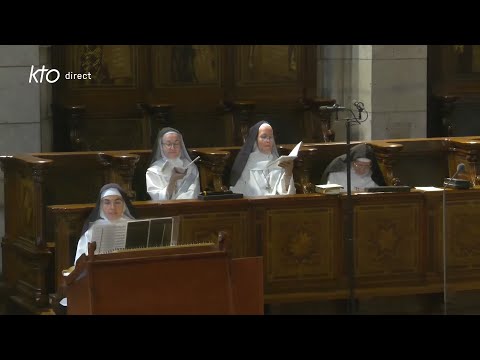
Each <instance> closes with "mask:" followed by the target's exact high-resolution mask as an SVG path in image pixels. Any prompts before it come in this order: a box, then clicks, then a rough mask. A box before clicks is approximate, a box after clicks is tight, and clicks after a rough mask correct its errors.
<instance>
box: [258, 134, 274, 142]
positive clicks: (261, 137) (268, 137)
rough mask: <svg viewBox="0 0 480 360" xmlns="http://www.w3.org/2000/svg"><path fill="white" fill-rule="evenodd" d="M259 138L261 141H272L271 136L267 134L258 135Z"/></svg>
mask: <svg viewBox="0 0 480 360" xmlns="http://www.w3.org/2000/svg"><path fill="white" fill-rule="evenodd" d="M260 140H262V141H267V140H269V141H273V136H267V135H260Z"/></svg>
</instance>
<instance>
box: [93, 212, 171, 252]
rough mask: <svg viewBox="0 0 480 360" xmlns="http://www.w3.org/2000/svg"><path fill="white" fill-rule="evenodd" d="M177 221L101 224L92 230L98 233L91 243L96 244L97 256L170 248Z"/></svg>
mask: <svg viewBox="0 0 480 360" xmlns="http://www.w3.org/2000/svg"><path fill="white" fill-rule="evenodd" d="M178 220H179V218H178V217H165V218H154V219H145V220H132V221H128V222H127V223H120V224H102V225H101V226H98V227H97V228H96V229H94V233H95V232H98V233H99V235H93V236H92V241H97V242H98V244H97V249H98V253H99V254H101V253H108V252H112V251H116V250H123V249H126V250H128V249H138V248H150V247H162V246H171V245H175V244H176V240H177V236H178V226H179V222H178ZM99 244H100V245H101V246H98V245H99ZM95 252H96V253H97V251H95Z"/></svg>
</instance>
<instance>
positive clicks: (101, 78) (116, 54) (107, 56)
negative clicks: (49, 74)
mask: <svg viewBox="0 0 480 360" xmlns="http://www.w3.org/2000/svg"><path fill="white" fill-rule="evenodd" d="M72 50H73V53H72V56H71V58H70V61H71V70H70V71H71V74H72V75H73V74H75V73H79V74H88V73H90V76H89V79H88V78H87V79H83V78H82V79H81V80H76V79H74V80H70V81H67V83H68V84H69V85H71V87H73V88H86V87H93V88H95V87H109V88H112V89H115V88H122V87H137V86H138V85H137V79H138V75H137V74H138V66H137V64H138V48H137V46H136V45H73V47H72ZM68 74H69V73H68V72H67V74H66V75H68Z"/></svg>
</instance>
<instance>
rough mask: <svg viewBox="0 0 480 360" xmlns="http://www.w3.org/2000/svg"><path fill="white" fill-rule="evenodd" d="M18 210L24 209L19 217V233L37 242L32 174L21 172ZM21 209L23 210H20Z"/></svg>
mask: <svg viewBox="0 0 480 360" xmlns="http://www.w3.org/2000/svg"><path fill="white" fill-rule="evenodd" d="M19 177H20V178H19V184H18V194H16V196H18V198H17V201H18V202H17V206H18V208H17V211H22V216H19V217H18V221H17V224H18V228H17V229H18V235H19V236H21V237H24V238H27V239H30V241H31V242H32V243H34V242H35V233H34V226H33V206H34V204H33V202H34V201H33V181H32V177H31V174H25V173H23V172H21V173H20V174H19ZM20 209H21V210H20Z"/></svg>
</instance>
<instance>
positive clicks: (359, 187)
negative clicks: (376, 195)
mask: <svg viewBox="0 0 480 360" xmlns="http://www.w3.org/2000/svg"><path fill="white" fill-rule="evenodd" d="M350 156H351V171H350V180H351V183H350V189H351V191H353V192H359V191H364V190H365V188H370V187H378V186H384V185H385V179H384V177H383V175H382V171H381V170H380V166H379V165H378V162H377V159H376V157H375V152H374V151H373V148H372V147H371V146H370V145H369V144H365V143H361V144H357V145H355V146H353V147H352V148H351V149H350ZM320 183H321V184H338V185H341V186H342V187H343V189H342V190H341V192H347V190H348V189H347V155H346V154H343V155H340V156H337V157H336V158H335V159H333V160H332V162H331V163H330V164H329V165H328V166H327V168H326V169H325V171H324V172H323V175H322V179H321V180H320Z"/></svg>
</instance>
